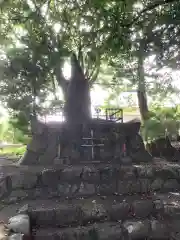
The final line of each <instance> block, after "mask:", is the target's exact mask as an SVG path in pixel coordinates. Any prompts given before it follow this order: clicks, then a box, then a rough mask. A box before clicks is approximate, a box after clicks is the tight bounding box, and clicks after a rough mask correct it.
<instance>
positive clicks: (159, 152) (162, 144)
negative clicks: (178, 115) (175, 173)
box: [146, 138, 180, 162]
mask: <svg viewBox="0 0 180 240" xmlns="http://www.w3.org/2000/svg"><path fill="white" fill-rule="evenodd" d="M178 148H179V145H178V144H175V143H173V144H172V143H171V142H170V140H169V138H159V139H156V140H154V141H152V142H151V143H148V144H147V145H146V149H147V150H148V152H149V153H150V154H151V155H152V156H153V157H163V158H165V159H167V160H170V161H174V162H178V161H179V160H180V151H179V149H178Z"/></svg>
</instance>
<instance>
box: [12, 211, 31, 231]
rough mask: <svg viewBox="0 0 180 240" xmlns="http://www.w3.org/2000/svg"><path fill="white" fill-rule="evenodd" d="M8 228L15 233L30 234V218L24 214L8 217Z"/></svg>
mask: <svg viewBox="0 0 180 240" xmlns="http://www.w3.org/2000/svg"><path fill="white" fill-rule="evenodd" d="M8 228H9V229H10V230H13V231H14V232H16V233H23V234H25V235H30V219H29V216H28V215H26V214H19V215H16V216H14V217H12V218H10V219H9V222H8Z"/></svg>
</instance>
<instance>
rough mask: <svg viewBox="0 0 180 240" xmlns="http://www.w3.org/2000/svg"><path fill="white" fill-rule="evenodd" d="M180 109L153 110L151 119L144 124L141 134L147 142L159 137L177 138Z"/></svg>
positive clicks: (179, 125) (157, 108)
mask: <svg viewBox="0 0 180 240" xmlns="http://www.w3.org/2000/svg"><path fill="white" fill-rule="evenodd" d="M179 119H180V109H179V108H178V107H176V108H160V107H156V108H154V109H152V111H151V113H150V116H149V119H148V120H147V121H145V122H144V125H143V126H142V129H141V133H142V136H143V138H144V140H145V141H146V142H148V141H149V140H154V139H157V138H159V137H165V136H169V137H170V138H173V137H176V136H177V134H178V133H179V129H180V121H179Z"/></svg>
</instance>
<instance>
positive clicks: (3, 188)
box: [0, 176, 12, 199]
mask: <svg viewBox="0 0 180 240" xmlns="http://www.w3.org/2000/svg"><path fill="white" fill-rule="evenodd" d="M11 191H12V181H11V178H10V177H8V176H3V177H1V178H0V199H1V198H4V197H7V196H8V195H9V194H10V193H11Z"/></svg>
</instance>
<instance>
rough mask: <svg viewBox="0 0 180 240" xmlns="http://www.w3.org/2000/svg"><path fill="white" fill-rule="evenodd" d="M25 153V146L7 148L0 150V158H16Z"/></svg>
mask: <svg viewBox="0 0 180 240" xmlns="http://www.w3.org/2000/svg"><path fill="white" fill-rule="evenodd" d="M25 151H26V146H22V147H8V148H4V149H0V156H8V157H14V158H17V157H20V156H23V155H24V153H25Z"/></svg>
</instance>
